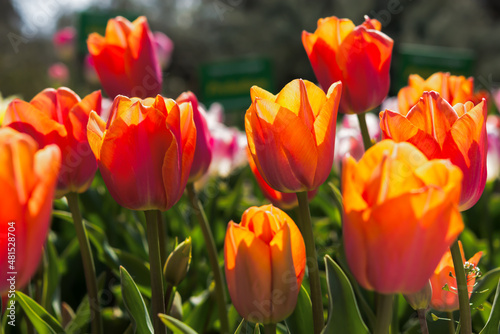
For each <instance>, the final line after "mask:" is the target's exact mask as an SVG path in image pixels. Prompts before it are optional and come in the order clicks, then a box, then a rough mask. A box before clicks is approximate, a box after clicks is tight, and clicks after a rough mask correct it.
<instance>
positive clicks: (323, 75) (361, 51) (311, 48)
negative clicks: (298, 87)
mask: <svg viewBox="0 0 500 334" xmlns="http://www.w3.org/2000/svg"><path fill="white" fill-rule="evenodd" d="M381 27H382V26H381V24H380V22H378V21H377V20H375V19H371V20H370V19H369V18H368V17H367V16H366V17H365V22H364V23H363V24H361V25H359V26H357V27H356V26H354V24H353V23H352V21H351V20H348V19H338V18H336V17H335V16H332V17H327V18H324V19H319V20H318V28H317V29H316V31H315V32H314V34H311V33H308V32H306V31H303V32H302V44H304V48H305V49H306V52H307V56H308V57H309V61H310V62H311V65H312V68H313V70H314V73H315V74H316V78H317V79H318V81H319V83H320V84H321V87H322V88H323V90H325V92H326V91H327V90H328V87H330V85H331V84H333V83H334V82H337V81H339V80H341V81H342V85H343V91H342V98H341V100H340V111H341V112H343V113H356V114H359V113H363V112H366V111H368V110H370V109H373V108H375V107H376V106H378V105H379V104H380V103H382V101H383V100H384V98H385V97H386V96H387V93H388V92H389V83H390V78H389V67H390V64H391V57H392V45H393V41H392V39H390V38H389V37H388V36H386V35H385V34H383V33H382V32H380V29H381Z"/></svg>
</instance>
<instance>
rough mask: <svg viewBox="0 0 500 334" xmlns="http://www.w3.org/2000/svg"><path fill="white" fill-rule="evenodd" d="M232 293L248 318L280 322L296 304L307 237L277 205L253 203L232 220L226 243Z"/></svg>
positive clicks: (227, 266)
mask: <svg viewBox="0 0 500 334" xmlns="http://www.w3.org/2000/svg"><path fill="white" fill-rule="evenodd" d="M224 259H225V268H226V279H227V284H228V287H229V294H230V295H231V300H232V302H233V305H234V307H235V308H236V310H237V311H238V313H239V314H240V315H241V316H242V317H243V318H245V319H247V320H249V321H253V322H259V323H264V324H268V323H277V322H279V321H281V320H283V319H285V318H286V317H288V316H289V315H290V314H291V313H292V312H293V310H294V308H295V304H296V303H297V296H298V293H299V289H300V285H301V283H302V278H303V277H304V272H305V265H306V250H305V245H304V240H303V239H302V235H301V234H300V231H299V229H298V228H297V226H296V225H295V223H294V222H293V220H292V219H291V218H290V217H289V216H288V215H287V214H286V213H284V212H283V211H281V210H280V209H278V208H276V207H273V206H272V205H265V206H261V207H251V208H249V209H248V210H246V211H245V212H244V213H243V216H242V217H241V223H240V224H239V225H238V224H235V223H234V222H232V221H231V222H230V223H229V224H228V227H227V231H226V239H225V243H224Z"/></svg>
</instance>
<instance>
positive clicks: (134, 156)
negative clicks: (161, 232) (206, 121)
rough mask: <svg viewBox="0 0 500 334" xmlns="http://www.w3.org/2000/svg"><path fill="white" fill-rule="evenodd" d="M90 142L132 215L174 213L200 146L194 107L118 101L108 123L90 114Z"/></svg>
mask: <svg viewBox="0 0 500 334" xmlns="http://www.w3.org/2000/svg"><path fill="white" fill-rule="evenodd" d="M88 138H89V143H90V147H91V149H92V152H94V155H95V157H96V158H97V162H98V165H99V170H100V171H101V174H102V177H103V179H104V182H105V183H106V186H107V188H108V190H109V192H110V194H111V196H113V198H114V199H115V200H116V201H117V202H118V203H119V204H120V205H121V206H124V207H126V208H128V209H132V210H155V209H158V210H162V211H165V210H167V209H169V208H171V207H172V206H173V205H174V204H175V203H177V201H178V200H179V199H180V198H181V196H182V193H183V192H184V188H185V187H186V183H187V181H188V177H189V171H190V170H191V164H192V162H193V156H194V150H195V145H196V128H195V125H194V121H193V110H192V107H191V104H190V103H182V104H180V105H177V103H176V102H175V101H174V100H171V99H165V98H163V97H162V96H160V95H158V96H157V97H156V98H155V99H154V98H148V99H145V100H141V99H138V98H132V99H129V98H128V97H125V96H117V97H116V98H115V100H114V102H113V106H112V107H111V117H110V118H109V120H108V122H107V123H106V122H104V121H103V120H102V119H101V118H100V117H99V116H98V115H97V114H96V113H94V112H92V113H91V114H90V119H89V124H88Z"/></svg>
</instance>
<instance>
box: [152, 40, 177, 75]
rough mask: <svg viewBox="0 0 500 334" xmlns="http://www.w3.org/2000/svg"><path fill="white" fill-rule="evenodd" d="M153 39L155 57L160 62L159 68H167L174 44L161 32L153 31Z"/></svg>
mask: <svg viewBox="0 0 500 334" xmlns="http://www.w3.org/2000/svg"><path fill="white" fill-rule="evenodd" d="M153 38H154V41H155V45H156V56H157V57H158V61H159V62H160V67H161V68H167V67H168V65H169V64H170V60H171V59H172V52H173V51H174V42H172V40H171V39H170V38H168V36H167V35H165V34H164V33H162V32H161V31H155V32H154V33H153Z"/></svg>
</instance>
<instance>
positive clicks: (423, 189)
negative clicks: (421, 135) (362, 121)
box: [342, 140, 464, 294]
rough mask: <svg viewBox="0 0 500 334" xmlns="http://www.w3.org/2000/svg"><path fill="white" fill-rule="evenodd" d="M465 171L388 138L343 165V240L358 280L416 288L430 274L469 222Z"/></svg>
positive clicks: (388, 289)
mask: <svg viewBox="0 0 500 334" xmlns="http://www.w3.org/2000/svg"><path fill="white" fill-rule="evenodd" d="M461 181H462V173H461V171H460V169H459V168H458V167H456V166H454V165H453V164H451V163H450V162H449V161H446V160H428V159H427V158H426V157H425V155H424V154H423V153H422V152H420V151H419V150H418V149H417V148H416V147H415V146H413V145H411V144H409V143H395V142H394V141H392V140H383V141H381V142H380V143H378V144H375V146H373V147H372V148H370V149H369V150H368V151H366V152H365V154H364V155H363V157H362V158H361V160H360V161H359V162H356V160H354V158H352V157H348V158H346V159H345V160H344V166H343V170H342V189H343V198H344V224H343V236H344V247H345V252H346V257H347V262H348V264H349V268H350V269H351V271H352V273H353V274H354V276H355V278H356V280H357V281H358V282H359V284H360V285H361V286H363V287H364V288H365V289H368V290H375V291H378V292H379V293H382V294H391V293H403V294H411V293H415V292H417V291H419V290H421V289H422V288H423V287H424V285H425V284H426V283H427V282H428V280H429V277H430V276H431V275H432V273H433V271H434V269H435V268H436V266H437V264H438V263H439V261H440V259H441V257H442V256H443V255H444V253H445V252H446V251H447V249H448V248H449V246H450V245H451V244H452V243H453V242H454V241H455V240H456V239H457V237H458V235H459V234H460V232H461V231H462V230H463V228H464V225H463V222H462V217H461V215H460V211H459V209H458V202H459V198H460V187H461Z"/></svg>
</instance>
